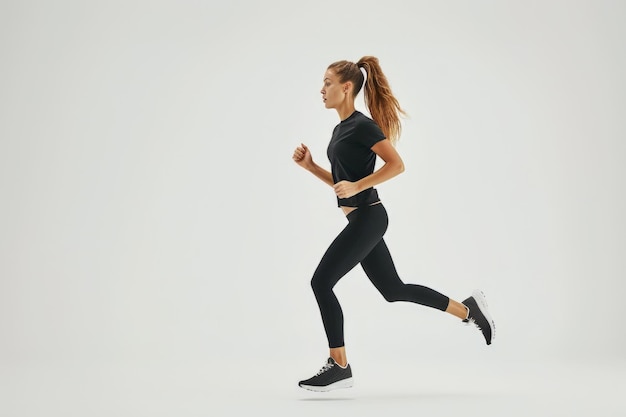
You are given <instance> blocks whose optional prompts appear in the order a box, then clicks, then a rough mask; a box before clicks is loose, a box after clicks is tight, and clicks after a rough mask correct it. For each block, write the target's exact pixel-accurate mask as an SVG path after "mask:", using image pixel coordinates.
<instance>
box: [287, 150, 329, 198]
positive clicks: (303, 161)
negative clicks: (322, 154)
mask: <svg viewBox="0 0 626 417" xmlns="http://www.w3.org/2000/svg"><path fill="white" fill-rule="evenodd" d="M293 160H294V161H295V162H296V164H298V165H300V166H301V167H302V168H304V169H306V170H307V171H309V172H311V173H312V174H313V175H315V176H316V177H317V178H319V179H320V180H322V181H324V182H325V183H326V184H328V185H329V186H331V187H332V186H333V185H335V183H334V182H333V176H332V174H331V173H330V172H329V171H326V170H325V169H324V168H322V167H321V166H319V165H317V164H316V163H315V162H313V157H312V156H311V151H309V148H307V146H306V145H305V144H303V143H301V144H300V146H298V147H297V148H296V150H295V151H294V152H293Z"/></svg>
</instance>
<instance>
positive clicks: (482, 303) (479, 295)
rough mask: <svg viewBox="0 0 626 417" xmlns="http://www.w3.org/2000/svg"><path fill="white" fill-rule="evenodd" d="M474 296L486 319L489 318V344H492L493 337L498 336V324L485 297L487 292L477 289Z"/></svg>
mask: <svg viewBox="0 0 626 417" xmlns="http://www.w3.org/2000/svg"><path fill="white" fill-rule="evenodd" d="M472 297H474V300H476V304H478V308H479V309H480V312H481V313H482V314H483V316H485V319H487V323H489V327H491V340H490V341H489V343H487V344H488V345H490V344H491V342H493V339H495V338H496V324H495V322H494V321H493V319H492V318H491V315H490V314H489V310H487V299H486V298H485V294H483V292H482V291H480V290H475V291H474V292H473V293H472Z"/></svg>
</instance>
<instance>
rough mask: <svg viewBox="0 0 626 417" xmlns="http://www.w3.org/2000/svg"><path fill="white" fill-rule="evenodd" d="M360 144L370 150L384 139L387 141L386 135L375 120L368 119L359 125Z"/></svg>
mask: <svg viewBox="0 0 626 417" xmlns="http://www.w3.org/2000/svg"><path fill="white" fill-rule="evenodd" d="M358 137H359V143H360V144H361V145H363V146H365V147H366V148H367V149H370V148H371V147H372V146H374V145H376V144H377V143H378V142H380V141H381V140H383V139H386V137H385V134H384V133H383V131H382V130H381V129H380V127H379V126H378V125H377V124H376V122H374V121H373V120H370V119H366V120H365V121H363V123H360V124H359V129H358Z"/></svg>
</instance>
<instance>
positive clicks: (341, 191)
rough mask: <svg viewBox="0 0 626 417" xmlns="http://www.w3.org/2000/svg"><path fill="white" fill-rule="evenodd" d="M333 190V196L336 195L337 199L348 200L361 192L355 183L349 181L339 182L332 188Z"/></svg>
mask: <svg viewBox="0 0 626 417" xmlns="http://www.w3.org/2000/svg"><path fill="white" fill-rule="evenodd" d="M333 188H334V189H335V194H337V197H339V198H350V197H352V196H353V195H356V194H358V193H359V192H361V190H359V185H358V184H357V183H356V182H350V181H339V182H338V183H337V184H335V185H334V186H333Z"/></svg>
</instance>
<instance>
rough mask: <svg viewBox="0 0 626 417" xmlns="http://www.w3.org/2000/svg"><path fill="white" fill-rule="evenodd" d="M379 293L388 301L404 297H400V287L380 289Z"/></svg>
mask: <svg viewBox="0 0 626 417" xmlns="http://www.w3.org/2000/svg"><path fill="white" fill-rule="evenodd" d="M380 293H381V294H382V296H383V298H384V299H385V301H387V302H388V303H393V302H396V301H402V300H404V297H402V287H394V288H385V289H381V290H380Z"/></svg>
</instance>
